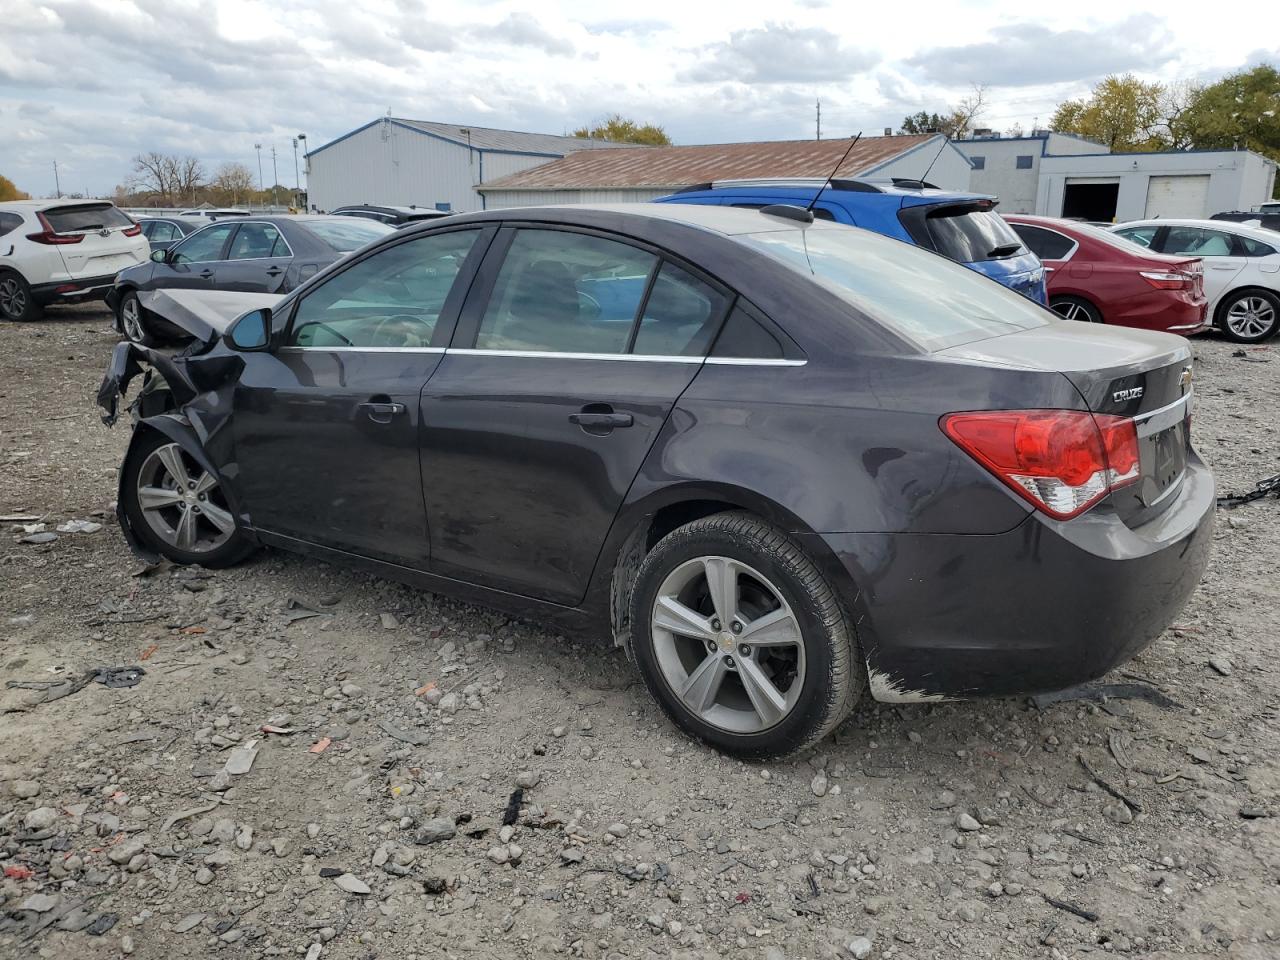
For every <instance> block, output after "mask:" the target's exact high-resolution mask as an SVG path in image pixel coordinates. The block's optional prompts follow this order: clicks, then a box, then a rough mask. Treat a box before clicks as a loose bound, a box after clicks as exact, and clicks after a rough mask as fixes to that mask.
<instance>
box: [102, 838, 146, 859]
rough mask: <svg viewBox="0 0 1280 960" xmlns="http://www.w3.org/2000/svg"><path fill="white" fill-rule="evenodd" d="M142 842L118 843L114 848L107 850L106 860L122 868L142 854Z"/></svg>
mask: <svg viewBox="0 0 1280 960" xmlns="http://www.w3.org/2000/svg"><path fill="white" fill-rule="evenodd" d="M142 851H143V846H142V841H141V840H138V839H136V838H135V839H132V840H125V841H124V842H123V843H118V844H116V845H115V846H114V847H111V848H110V849H108V850H107V859H109V860H110V861H111V862H112V863H114V864H117V865H120V866H123V865H124V864H126V863H128V862H129V861H130V860H132V859H133V858H134V857H136V856H137V855H138V854H140V853H142Z"/></svg>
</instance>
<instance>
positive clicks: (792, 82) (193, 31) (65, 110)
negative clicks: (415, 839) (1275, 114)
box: [0, 0, 1280, 195]
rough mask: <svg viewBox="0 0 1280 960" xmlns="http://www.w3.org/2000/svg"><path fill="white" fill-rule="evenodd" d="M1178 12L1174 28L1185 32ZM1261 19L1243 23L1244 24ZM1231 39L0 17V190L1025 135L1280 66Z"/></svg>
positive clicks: (824, 14) (596, 0) (874, 28)
mask: <svg viewBox="0 0 1280 960" xmlns="http://www.w3.org/2000/svg"><path fill="white" fill-rule="evenodd" d="M1180 8H1185V9H1183V10H1182V12H1178V11H1179V9H1180ZM1259 9H1260V8H1259ZM1241 19H1242V18H1241V17H1237V16H1230V15H1223V16H1215V15H1211V14H1210V13H1209V8H1208V7H1206V6H1205V5H1204V4H1203V3H1197V4H1194V5H1193V4H1191V3H1179V2H1178V0H1164V2H1161V3H1159V4H1152V5H1151V7H1150V9H1149V12H1134V11H1133V9H1132V8H1131V7H1128V5H1126V4H1117V3H1115V2H1114V0H1111V2H1098V0H1074V2H1072V3H1070V4H1047V3H1045V4H1039V3H1037V4H1032V3H1027V2H1026V0H977V2H974V0H965V2H955V0H951V2H945V3H943V2H934V0H917V2H915V3H910V4H891V3H889V4H886V3H881V4H875V5H874V6H871V5H863V4H855V3H850V2H849V0H832V2H826V0H770V2H757V0H734V2H732V3H725V2H707V0H703V2H701V3H698V2H690V0H681V2H676V0H646V2H643V3H637V2H635V0H632V2H629V3H625V4H622V3H610V2H609V0H593V2H589V0H562V2H554V0H540V2H536V3H535V2H533V0H494V2H485V0H471V2H468V3H448V4H446V3H432V2H427V0H303V2H299V0H269V2H258V0H0V26H2V29H0V174H4V175H6V176H8V177H9V178H10V179H11V180H13V181H15V182H16V183H17V184H18V186H19V187H20V188H21V189H25V190H27V191H29V192H31V193H32V194H35V195H43V194H51V193H52V191H53V166H52V164H53V161H54V160H55V159H56V160H57V161H58V167H59V171H60V172H61V175H62V189H63V190H64V191H86V192H89V193H95V194H104V195H109V194H110V192H111V191H112V190H113V189H114V187H115V185H116V184H118V183H122V182H124V181H125V180H126V179H127V177H128V175H129V168H130V157H132V156H133V155H135V154H137V153H140V152H144V151H148V150H160V151H163V152H175V153H181V154H190V155H194V156H196V157H199V158H200V159H201V160H203V161H205V164H206V167H207V168H208V169H209V170H210V171H212V170H213V169H215V168H216V167H217V165H218V164H219V163H220V162H222V161H226V160H238V161H241V162H244V163H246V164H248V165H249V166H250V168H251V169H253V170H254V172H255V174H256V172H257V159H256V154H255V152H254V148H253V145H254V144H255V143H262V144H263V145H264V150H263V158H264V163H265V166H266V179H267V182H268V184H269V183H270V181H271V166H270V154H269V150H270V148H271V146H272V145H274V146H275V147H276V150H277V152H278V156H279V161H278V162H279V180H280V182H281V183H284V184H290V185H291V184H292V183H293V182H294V172H293V148H292V145H291V139H292V137H293V136H294V135H295V134H297V133H299V132H302V133H305V134H307V139H308V143H310V144H311V145H312V146H313V147H317V146H320V145H321V144H323V143H325V142H327V141H329V140H331V139H333V138H334V137H336V136H340V135H341V134H343V133H345V132H347V131H349V130H351V129H354V128H355V127H357V126H359V125H361V124H363V123H367V122H368V121H370V120H372V119H374V118H375V117H379V116H382V115H384V114H386V113H387V112H388V110H389V111H390V112H391V114H392V115H393V116H400V117H409V118H412V119H422V120H441V121H447V122H455V123H462V124H474V125H477V126H492V127H508V128H512V129H518V130H531V131H538V132H544V133H565V132H568V131H570V130H571V129H572V128H573V127H574V126H576V125H579V124H581V123H584V122H586V121H589V120H591V119H593V118H597V117H601V116H603V115H605V114H607V113H609V112H611V111H618V112H621V113H623V114H624V115H627V116H630V117H634V118H635V119H637V120H642V121H652V122H655V123H658V124H661V125H662V126H664V127H665V128H666V130H667V132H668V133H669V134H670V135H671V136H672V138H673V139H674V140H675V141H676V142H677V143H710V142H723V141H738V140H759V139H802V138H808V137H812V136H813V135H814V101H815V99H817V98H819V97H820V98H821V100H822V117H823V124H822V127H823V135H824V137H828V136H830V137H834V136H840V135H848V134H850V133H851V132H854V131H857V130H860V129H861V130H865V131H866V132H867V133H868V134H871V133H878V132H880V131H881V130H882V128H884V127H886V126H891V125H893V126H896V125H897V124H899V123H900V122H901V120H902V117H903V116H904V115H905V114H908V113H912V112H914V111H916V110H919V109H928V110H935V109H937V110H941V109H943V108H944V107H945V106H946V105H947V104H948V103H953V102H955V101H956V100H957V99H959V98H960V97H962V96H964V95H965V94H966V93H967V92H968V90H969V86H970V84H972V83H985V84H987V88H988V89H987V98H988V102H989V108H988V110H987V113H986V116H985V118H984V122H985V124H986V125H988V126H993V127H996V128H997V129H1002V128H1007V127H1009V126H1011V125H1012V124H1014V123H1018V124H1021V125H1022V126H1023V127H1025V128H1027V129H1030V128H1031V126H1032V124H1033V122H1034V121H1035V120H1036V119H1037V118H1038V119H1039V121H1040V122H1041V123H1043V122H1045V121H1047V119H1048V117H1049V115H1050V114H1051V113H1052V111H1053V107H1054V105H1055V104H1056V103H1058V102H1059V101H1060V100H1062V99H1064V98H1066V97H1070V96H1077V95H1079V94H1081V93H1084V92H1085V91H1087V90H1088V88H1089V86H1090V85H1091V83H1092V82H1093V81H1095V80H1096V79H1098V78H1099V77H1101V76H1103V75H1104V74H1106V73H1109V72H1123V71H1132V72H1134V73H1136V74H1138V75H1140V76H1142V77H1145V78H1151V79H1161V80H1171V79H1176V78H1180V77H1191V78H1206V79H1213V78H1216V77H1217V76H1220V75H1221V74H1222V73H1225V72H1228V71H1230V70H1233V69H1236V68H1238V67H1241V66H1244V65H1246V64H1247V63H1253V62H1258V61H1260V60H1263V59H1269V60H1271V61H1273V62H1277V61H1280V40H1277V39H1276V37H1275V36H1274V35H1267V34H1266V32H1265V31H1262V32H1258V33H1252V34H1251V33H1249V32H1248V31H1246V30H1243V29H1242V22H1241Z"/></svg>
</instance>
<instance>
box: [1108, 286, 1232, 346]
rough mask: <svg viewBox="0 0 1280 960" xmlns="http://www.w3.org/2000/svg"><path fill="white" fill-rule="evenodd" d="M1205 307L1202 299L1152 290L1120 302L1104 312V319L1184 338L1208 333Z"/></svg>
mask: <svg viewBox="0 0 1280 960" xmlns="http://www.w3.org/2000/svg"><path fill="white" fill-rule="evenodd" d="M1171 294H1172V295H1171ZM1208 305H1209V302H1208V301H1207V300H1206V299H1205V298H1204V297H1203V296H1201V297H1190V296H1187V295H1186V294H1183V293H1178V292H1176V291H1155V290H1153V291H1152V292H1151V293H1143V294H1142V295H1140V296H1136V297H1128V298H1126V299H1124V300H1121V301H1119V302H1118V303H1117V304H1116V305H1115V307H1114V308H1113V309H1112V310H1110V311H1104V314H1105V317H1104V319H1105V320H1106V322H1107V323H1110V324H1115V325H1117V326H1122V327H1138V328H1139V329H1142V330H1160V331H1162V332H1164V333H1178V334H1181V335H1182V336H1184V337H1186V336H1190V335H1191V334H1193V333H1203V332H1204V331H1205V330H1208V329H1209V323H1208V320H1207V317H1206V312H1207V309H1208Z"/></svg>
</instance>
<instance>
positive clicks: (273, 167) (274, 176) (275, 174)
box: [271, 143, 280, 213]
mask: <svg viewBox="0 0 1280 960" xmlns="http://www.w3.org/2000/svg"><path fill="white" fill-rule="evenodd" d="M279 182H280V174H279V173H278V172H277V171H276V145H275V144H274V143H273V144H272V145H271V206H272V207H273V208H274V207H275V205H276V184H277V183H279ZM271 212H272V213H274V212H275V210H274V209H273V210H272V211H271Z"/></svg>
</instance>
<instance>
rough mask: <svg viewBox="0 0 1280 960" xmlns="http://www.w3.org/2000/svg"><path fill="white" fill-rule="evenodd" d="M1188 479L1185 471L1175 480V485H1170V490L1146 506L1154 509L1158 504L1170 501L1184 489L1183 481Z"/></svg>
mask: <svg viewBox="0 0 1280 960" xmlns="http://www.w3.org/2000/svg"><path fill="white" fill-rule="evenodd" d="M1186 477H1187V471H1185V470H1183V471H1182V472H1181V473H1180V474H1178V475H1177V477H1175V478H1174V481H1173V483H1171V484H1169V486H1168V488H1167V489H1166V490H1165V491H1164V493H1162V494H1160V496H1158V497H1156V498H1155V499H1154V500H1152V501H1151V502H1150V503H1148V504H1145V506H1147V507H1154V506H1155V505H1156V504H1158V503H1163V502H1164V501H1165V500H1167V499H1169V498H1170V497H1171V496H1173V495H1174V494H1175V493H1177V492H1178V491H1179V490H1181V489H1182V481H1183V480H1185V479H1186Z"/></svg>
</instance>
